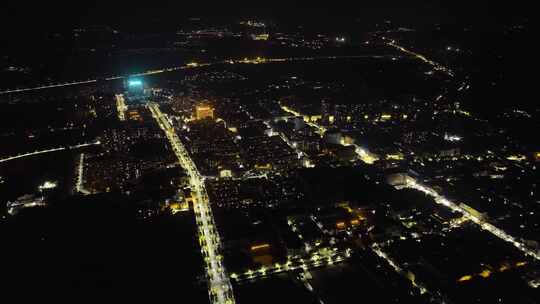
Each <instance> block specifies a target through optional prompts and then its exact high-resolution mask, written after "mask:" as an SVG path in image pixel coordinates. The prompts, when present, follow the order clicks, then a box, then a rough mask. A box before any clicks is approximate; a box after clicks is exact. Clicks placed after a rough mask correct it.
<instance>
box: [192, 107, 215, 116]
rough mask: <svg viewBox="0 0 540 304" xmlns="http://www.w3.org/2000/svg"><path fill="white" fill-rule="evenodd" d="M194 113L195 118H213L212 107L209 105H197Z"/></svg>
mask: <svg viewBox="0 0 540 304" xmlns="http://www.w3.org/2000/svg"><path fill="white" fill-rule="evenodd" d="M195 114H196V118H197V120H201V119H205V118H210V119H213V118H214V109H213V108H212V107H211V106H208V105H198V106H197V107H196V108H195Z"/></svg>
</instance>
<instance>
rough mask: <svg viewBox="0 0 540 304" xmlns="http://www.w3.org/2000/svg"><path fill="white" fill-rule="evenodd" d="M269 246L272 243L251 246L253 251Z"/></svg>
mask: <svg viewBox="0 0 540 304" xmlns="http://www.w3.org/2000/svg"><path fill="white" fill-rule="evenodd" d="M269 247H270V244H261V245H254V246H251V251H255V250H259V249H263V248H269Z"/></svg>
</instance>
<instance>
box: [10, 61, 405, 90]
mask: <svg viewBox="0 0 540 304" xmlns="http://www.w3.org/2000/svg"><path fill="white" fill-rule="evenodd" d="M362 58H375V59H385V58H389V59H390V58H395V56H389V55H349V56H313V57H286V58H261V57H257V58H251V59H249V58H244V59H226V60H220V61H215V62H205V63H195V62H191V63H187V64H185V65H182V66H174V67H169V68H164V69H159V70H149V71H146V72H142V73H137V74H132V75H120V76H110V77H106V78H104V80H105V81H111V80H119V79H126V78H129V77H141V76H150V75H157V74H162V73H170V72H176V71H181V70H186V69H196V68H201V67H208V66H214V65H222V64H265V63H279V62H294V61H314V60H342V59H362ZM97 82H98V80H97V79H89V80H84V81H70V82H64V83H57V84H48V85H40V86H35V87H29V88H20V89H7V90H3V91H0V95H4V94H15V93H25V92H32V91H40V90H46V89H54V88H62V87H70V86H77V85H84V84H93V83H97Z"/></svg>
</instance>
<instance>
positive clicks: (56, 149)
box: [0, 141, 101, 163]
mask: <svg viewBox="0 0 540 304" xmlns="http://www.w3.org/2000/svg"><path fill="white" fill-rule="evenodd" d="M99 144H101V143H100V142H99V141H96V142H92V143H86V144H80V145H75V146H69V147H59V148H53V149H46V150H41V151H34V152H29V153H25V154H19V155H16V156H9V157H6V158H2V159H0V163H3V162H8V161H11V160H15V159H19V158H24V157H30V156H35V155H40V154H46V153H51V152H57V151H63V150H73V149H78V148H83V147H88V146H93V145H99Z"/></svg>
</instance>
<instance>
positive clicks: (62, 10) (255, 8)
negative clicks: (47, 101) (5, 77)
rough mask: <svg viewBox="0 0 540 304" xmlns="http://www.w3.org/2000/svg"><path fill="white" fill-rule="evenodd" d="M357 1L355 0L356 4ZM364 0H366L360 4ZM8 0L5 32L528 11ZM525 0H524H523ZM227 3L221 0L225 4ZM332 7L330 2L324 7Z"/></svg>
mask: <svg viewBox="0 0 540 304" xmlns="http://www.w3.org/2000/svg"><path fill="white" fill-rule="evenodd" d="M351 2H353V3H355V4H354V5H353V4H351ZM358 2H360V3H358ZM496 2H497V1H439V0H435V1H427V0H421V1H332V3H333V5H332V7H331V8H328V5H329V3H328V2H327V1H325V2H323V1H309V2H308V1H282V0H277V1H268V2H265V1H234V4H230V3H231V2H230V1H204V0H203V1H189V2H187V1H69V2H68V1H54V2H53V1H28V0H24V1H16V2H15V1H11V3H6V2H5V1H3V3H2V4H0V6H1V10H2V11H3V12H4V14H3V15H2V18H1V19H2V21H1V22H2V32H4V35H10V36H11V35H13V34H15V33H19V32H25V33H26V32H32V31H36V30H62V29H68V28H73V27H76V26H81V25H96V24H108V25H133V26H136V27H138V26H141V24H144V23H153V24H156V23H157V22H159V23H161V24H162V25H168V24H172V25H174V24H177V23H178V21H179V20H180V19H183V18H185V17H189V16H231V17H235V16H243V17H245V16H255V17H271V18H277V19H280V18H281V19H286V20H293V21H294V20H295V19H308V20H309V19H311V20H314V21H316V22H318V23H325V22H326V23H330V24H331V23H335V22H340V20H341V19H343V18H351V17H353V18H358V19H360V20H361V21H362V22H365V23H366V24H373V23H375V22H380V21H381V20H386V19H388V20H392V21H393V22H395V23H400V24H403V25H409V26H415V25H425V24H433V23H443V24H445V23H446V24H448V23H478V24H491V23H493V22H495V23H500V22H501V21H503V22H505V21H509V20H511V19H514V18H520V17H522V16H523V15H526V14H527V11H528V9H529V7H527V6H530V5H531V4H526V1H517V2H516V1H512V2H511V4H509V2H505V5H502V4H497V3H496ZM520 2H523V3H520ZM219 3H221V4H219ZM324 6H326V7H324Z"/></svg>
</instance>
